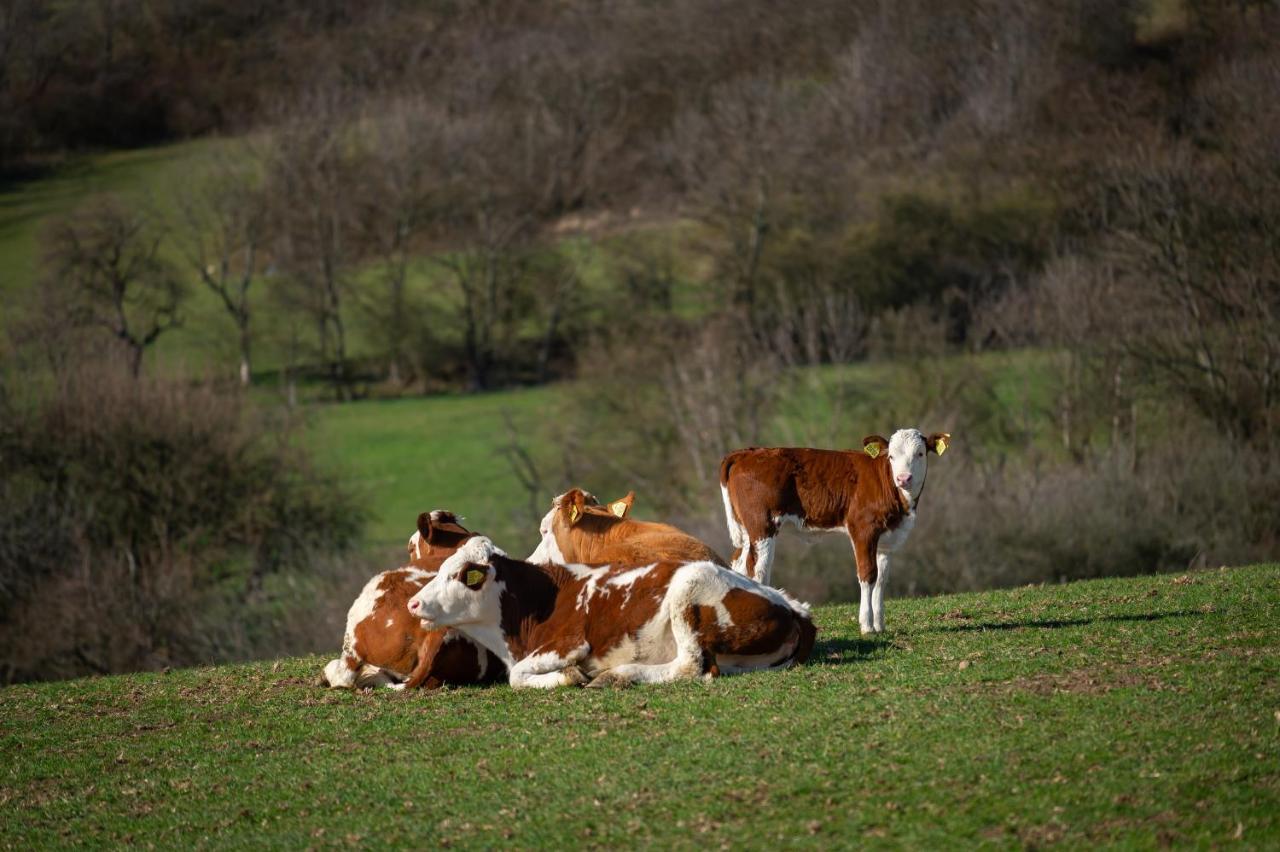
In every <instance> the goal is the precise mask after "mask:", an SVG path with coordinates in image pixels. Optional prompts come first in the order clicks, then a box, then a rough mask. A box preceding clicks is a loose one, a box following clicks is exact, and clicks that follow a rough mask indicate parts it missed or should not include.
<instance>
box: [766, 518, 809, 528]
mask: <svg viewBox="0 0 1280 852" xmlns="http://www.w3.org/2000/svg"><path fill="white" fill-rule="evenodd" d="M773 523H774V526H776V527H777V528H778V529H782V528H783V527H784V526H787V525H788V524H789V525H791V526H793V527H795V528H796V529H798V530H803V529H809V528H808V527H806V526H805V519H804V518H802V517H800V516H799V515H778V516H776V517H775V518H774V519H773Z"/></svg>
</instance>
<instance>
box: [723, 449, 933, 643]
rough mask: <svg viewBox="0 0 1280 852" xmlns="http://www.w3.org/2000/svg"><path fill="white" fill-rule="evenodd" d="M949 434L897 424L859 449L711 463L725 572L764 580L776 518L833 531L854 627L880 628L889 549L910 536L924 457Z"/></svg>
mask: <svg viewBox="0 0 1280 852" xmlns="http://www.w3.org/2000/svg"><path fill="white" fill-rule="evenodd" d="M950 439H951V436H950V435H948V434H947V433H945V432H940V433H937V434H934V435H930V436H928V437H925V435H924V434H922V433H921V432H920V431H919V430H916V429H899V430H898V431H897V432H894V433H893V437H892V438H890V439H888V440H885V439H884V438H882V437H880V436H879V435H870V436H868V437H866V438H864V439H863V441H862V443H863V451H862V452H858V451H842V450H810V449H800V448H791V447H782V448H772V449H762V448H752V449H747V450H737V451H736V452H732V453H729V455H727V456H725V457H724V459H723V460H722V461H721V462H720V490H721V493H722V494H723V496H724V513H725V518H726V520H727V521H728V524H729V537H730V539H732V541H733V546H734V548H735V550H734V553H733V569H734V570H735V571H738V572H740V573H742V574H745V575H746V576H748V577H751V578H752V579H754V580H757V581H759V582H761V583H766V584H767V583H768V582H769V570H770V567H771V566H772V564H773V547H774V537H775V536H777V534H778V529H779V528H780V527H781V526H782V525H783V524H787V523H790V524H794V525H795V526H797V527H800V528H801V529H804V530H812V531H820V532H842V533H845V534H846V535H848V536H849V541H850V542H851V543H852V544H853V556H854V560H855V561H856V563H857V569H858V582H859V584H860V585H861V588H862V597H861V602H860V604H859V607H858V623H859V625H860V626H861V628H862V632H863V633H873V632H875V633H879V632H880V631H882V630H884V588H885V585H886V583H887V581H888V578H889V554H890V553H892V552H893V551H894V550H897V549H898V548H899V547H901V546H902V545H903V543H904V542H905V541H906V540H907V536H909V535H910V534H911V529H912V527H914V526H915V523H916V507H917V505H918V504H919V501H920V495H921V493H923V491H924V479H925V474H926V473H927V472H928V460H927V458H926V455H927V453H937V454H938V455H942V453H943V452H945V451H946V449H947V443H948V441H950Z"/></svg>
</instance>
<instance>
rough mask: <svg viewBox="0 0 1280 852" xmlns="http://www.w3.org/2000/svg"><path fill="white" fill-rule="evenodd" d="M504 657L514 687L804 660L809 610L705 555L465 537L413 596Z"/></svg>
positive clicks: (433, 619)
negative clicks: (655, 556) (559, 561)
mask: <svg viewBox="0 0 1280 852" xmlns="http://www.w3.org/2000/svg"><path fill="white" fill-rule="evenodd" d="M409 610H410V611H411V612H412V613H413V614H414V615H416V616H418V617H419V618H421V619H423V622H424V624H426V625H428V626H431V627H436V628H439V627H453V628H455V629H456V630H458V631H459V632H461V633H464V634H466V635H467V637H468V638H470V639H472V640H473V641H475V642H476V643H478V644H480V645H483V646H484V647H485V648H487V649H489V650H490V651H492V652H493V653H494V655H496V656H497V657H498V658H499V659H500V660H502V662H503V663H504V664H505V665H506V668H507V672H508V679H509V681H510V683H511V685H512V686H514V687H543V688H549V687H556V686H570V685H576V684H581V683H585V682H587V681H588V680H590V685H591V686H603V685H607V684H611V683H619V684H622V683H625V684H630V683H662V682H666V681H671V680H677V679H681V678H696V677H700V676H708V677H710V676H715V675H717V674H730V673H737V672H747V671H754V670H757V669H767V668H781V667H785V666H791V665H794V664H796V663H798V662H802V661H804V660H805V659H807V658H808V656H809V652H810V651H811V650H812V648H813V641H814V636H815V633H816V631H815V628H814V626H813V621H812V620H811V619H810V617H809V609H808V607H806V606H805V605H803V604H800V603H797V602H796V601H794V600H792V599H791V598H790V597H788V596H787V595H786V594H784V593H783V592H780V591H777V590H776V589H770V588H767V587H765V586H761V585H759V584H758V583H754V582H752V581H750V580H748V579H747V578H745V577H742V576H740V575H738V574H735V573H733V572H732V571H729V570H728V569H726V568H721V567H720V566H718V565H716V564H714V563H712V562H690V563H684V564H681V563H677V562H657V563H654V564H650V565H642V566H639V567H630V566H605V567H600V568H590V567H586V566H583V565H556V564H548V565H534V564H531V563H528V562H521V561H519V560H516V559H510V558H508V557H507V556H506V555H505V554H503V552H502V551H501V550H498V549H497V548H495V547H494V546H493V543H492V542H490V541H489V539H487V538H483V537H476V538H473V539H470V540H469V541H467V542H466V543H464V544H463V545H462V546H461V547H459V548H458V551H457V552H456V553H454V555H453V556H451V557H449V558H448V559H447V560H445V563H444V564H443V565H441V566H440V572H439V573H438V574H436V576H435V579H433V580H432V581H431V582H429V583H427V584H426V585H425V586H423V587H422V589H421V591H419V592H418V593H417V594H416V595H414V596H413V598H412V599H411V600H410V601H409Z"/></svg>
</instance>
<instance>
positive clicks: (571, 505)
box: [560, 488, 587, 525]
mask: <svg viewBox="0 0 1280 852" xmlns="http://www.w3.org/2000/svg"><path fill="white" fill-rule="evenodd" d="M560 505H561V506H562V507H563V508H564V512H565V517H566V518H568V519H569V524H570V525H572V524H576V523H577V522H578V521H580V520H582V515H583V512H584V510H585V509H586V506H587V494H586V492H585V491H583V490H582V489H581V488H573V489H570V490H569V491H568V492H566V493H565V495H564V499H563V500H562V501H561V504H560Z"/></svg>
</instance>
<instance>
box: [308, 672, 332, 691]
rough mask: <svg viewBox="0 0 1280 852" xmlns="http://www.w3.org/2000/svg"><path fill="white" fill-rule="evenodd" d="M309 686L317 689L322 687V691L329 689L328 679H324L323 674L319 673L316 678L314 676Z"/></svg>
mask: <svg viewBox="0 0 1280 852" xmlns="http://www.w3.org/2000/svg"><path fill="white" fill-rule="evenodd" d="M311 685H312V686H319V687H322V688H324V689H328V688H329V678H327V677H325V676H324V672H320V674H318V675H316V676H315V679H314V680H312V681H311Z"/></svg>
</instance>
